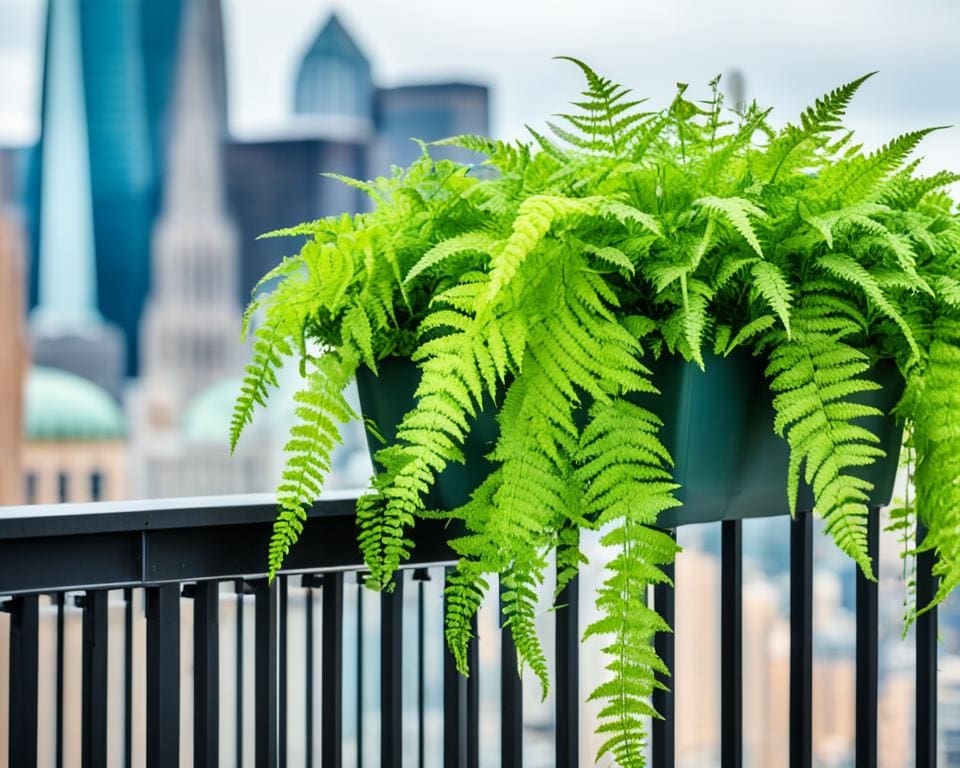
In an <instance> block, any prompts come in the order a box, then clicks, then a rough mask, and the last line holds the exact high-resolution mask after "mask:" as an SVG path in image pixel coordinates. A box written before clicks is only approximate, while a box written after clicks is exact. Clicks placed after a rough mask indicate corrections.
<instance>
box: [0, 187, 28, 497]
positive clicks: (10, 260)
mask: <svg viewBox="0 0 960 768" xmlns="http://www.w3.org/2000/svg"><path fill="white" fill-rule="evenodd" d="M23 262H24V242H23V230H22V222H21V221H20V219H19V217H17V216H15V215H14V214H13V212H12V211H10V210H7V209H6V208H5V207H4V205H3V201H2V187H0V402H2V403H3V407H0V456H2V457H3V461H0V505H3V504H18V503H21V502H22V501H23V484H22V482H21V474H20V460H21V451H20V449H21V435H22V402H23V379H24V375H25V372H26V367H27V347H26V334H25V328H24V322H23V321H24V316H23V311H24V307H23V304H24V296H23V293H24V292H23Z"/></svg>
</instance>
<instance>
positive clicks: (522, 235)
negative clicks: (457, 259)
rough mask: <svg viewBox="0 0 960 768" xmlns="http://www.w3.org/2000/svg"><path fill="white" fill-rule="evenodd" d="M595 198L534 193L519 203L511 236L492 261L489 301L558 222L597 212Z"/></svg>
mask: <svg viewBox="0 0 960 768" xmlns="http://www.w3.org/2000/svg"><path fill="white" fill-rule="evenodd" d="M595 210H596V208H595V205H594V204H593V203H592V201H589V200H581V199H576V198H569V197H558V196H555V195H533V196H532V197H528V198H526V199H525V200H524V201H523V202H522V203H520V206H519V208H518V209H517V216H516V218H515V219H514V221H513V226H512V231H511V233H510V237H508V238H507V240H506V242H505V243H504V244H503V247H502V248H501V249H498V250H496V251H495V252H494V253H493V258H492V260H491V273H490V289H489V291H488V292H487V297H486V298H487V300H492V299H493V298H494V297H495V296H497V294H499V293H500V292H501V291H502V290H503V289H504V288H506V286H507V285H508V284H509V283H510V281H511V280H512V279H513V277H514V275H516V273H517V270H518V269H520V265H521V264H523V262H524V260H525V259H526V258H527V256H528V255H529V254H530V253H531V251H533V250H534V249H535V248H536V247H537V246H538V245H540V242H541V241H542V240H543V239H544V238H545V237H546V235H547V233H548V232H549V231H550V229H551V227H553V226H554V225H555V224H556V223H557V222H558V221H561V220H563V219H566V218H570V217H573V216H588V215H590V214H593V213H594V212H595Z"/></svg>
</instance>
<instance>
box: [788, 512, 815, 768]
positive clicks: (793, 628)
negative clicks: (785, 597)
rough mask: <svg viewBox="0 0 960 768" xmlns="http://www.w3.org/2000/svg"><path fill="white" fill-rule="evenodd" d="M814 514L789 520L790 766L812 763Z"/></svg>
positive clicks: (806, 767)
mask: <svg viewBox="0 0 960 768" xmlns="http://www.w3.org/2000/svg"><path fill="white" fill-rule="evenodd" d="M812 646H813V515H812V514H811V513H810V512H806V511H803V510H798V511H797V513H796V516H795V517H794V518H793V520H792V521H791V522H790V749H789V752H790V768H810V766H811V765H812V764H813V714H812V707H813V704H812V702H813V651H812Z"/></svg>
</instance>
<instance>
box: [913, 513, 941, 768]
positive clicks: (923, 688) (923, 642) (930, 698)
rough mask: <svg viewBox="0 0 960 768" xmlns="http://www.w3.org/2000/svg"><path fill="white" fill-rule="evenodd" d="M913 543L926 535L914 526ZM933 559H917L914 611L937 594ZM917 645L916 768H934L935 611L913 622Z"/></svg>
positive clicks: (929, 553)
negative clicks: (914, 537)
mask: <svg viewBox="0 0 960 768" xmlns="http://www.w3.org/2000/svg"><path fill="white" fill-rule="evenodd" d="M917 528H918V530H917V541H918V542H921V543H922V542H923V538H924V536H925V535H926V531H925V530H924V528H923V526H922V525H918V526H917ZM935 557H936V555H935V553H934V552H933V551H931V550H925V551H921V552H920V553H919V554H918V555H917V575H916V580H917V583H916V592H917V610H918V611H919V610H922V609H923V608H925V607H926V606H928V605H930V601H931V600H933V598H934V595H936V593H937V578H936V576H934V574H933V566H934V562H935V559H934V558H935ZM916 633H917V635H916V642H917V682H916V691H917V694H916V695H917V702H916V717H915V718H914V722H915V728H916V734H915V737H916V766H917V768H936V766H937V609H936V608H931V609H930V610H928V611H926V612H924V613H922V614H920V615H919V616H918V617H917V621H916Z"/></svg>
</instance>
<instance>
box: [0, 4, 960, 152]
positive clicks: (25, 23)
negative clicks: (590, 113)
mask: <svg viewBox="0 0 960 768" xmlns="http://www.w3.org/2000/svg"><path fill="white" fill-rule="evenodd" d="M44 1H45V0H9V1H8V2H7V3H5V4H4V7H2V8H0V21H2V22H3V23H0V28H2V27H3V26H4V23H5V24H6V26H7V29H8V32H7V33H6V34H0V93H4V94H6V96H5V97H4V99H3V101H2V102H0V144H3V143H5V142H6V143H11V142H13V143H20V144H22V143H29V141H31V140H32V138H33V137H35V135H36V132H37V126H38V112H37V104H38V102H37V93H36V89H37V87H38V85H37V79H38V72H39V62H38V61H37V48H38V46H39V39H38V25H39V21H38V19H39V17H40V16H41V12H42V7H43V3H44ZM332 10H337V11H338V12H340V13H341V14H342V16H343V19H344V21H345V23H346V24H347V26H348V27H350V28H351V29H353V30H355V32H356V34H357V35H358V38H359V42H360V44H361V47H363V48H366V49H369V50H376V51H377V52H378V61H377V62H376V65H375V71H374V74H375V76H376V77H377V78H378V80H379V81H380V82H382V83H383V84H385V85H388V86H393V85H399V84H402V83H404V82H409V81H420V82H422V81H424V80H429V79H430V78H436V77H437V75H438V74H440V73H442V76H443V77H445V78H467V79H482V80H484V81H486V82H489V83H490V84H491V85H492V86H493V87H494V89H495V92H496V93H495V99H494V102H493V104H492V114H493V123H492V130H493V132H494V133H495V134H496V135H498V136H504V137H508V136H517V135H521V134H522V133H523V131H524V128H523V126H524V123H526V122H528V121H529V120H530V119H531V116H533V115H536V114H541V113H544V112H546V113H549V112H554V111H556V110H558V109H560V108H561V107H562V106H563V105H564V103H565V102H566V101H567V100H568V99H569V97H572V96H574V95H575V93H576V90H578V88H577V86H578V82H577V73H576V72H573V71H571V70H570V69H569V68H568V67H565V66H564V65H562V64H559V63H557V62H554V61H552V60H551V58H552V57H553V56H555V55H557V54H570V55H577V56H581V57H584V58H586V59H588V60H589V61H590V62H591V64H592V65H593V66H594V67H596V68H598V69H600V70H601V71H603V72H604V74H607V75H609V76H612V77H614V78H617V79H619V80H621V81H623V82H625V83H626V84H627V85H630V86H632V87H634V88H635V89H636V90H637V91H638V92H639V93H640V95H641V96H651V97H653V98H657V99H661V98H665V97H667V96H669V93H670V91H671V90H672V88H673V85H674V80H676V79H683V80H686V81H688V82H691V83H692V84H694V85H701V86H705V83H706V81H707V80H709V79H710V78H711V77H713V76H714V75H715V74H717V73H718V72H728V71H729V70H731V69H733V68H737V69H740V70H741V71H743V72H744V73H745V74H746V78H747V94H748V98H753V97H755V98H757V99H758V100H759V101H760V102H761V103H764V104H772V103H776V104H777V105H778V109H777V112H776V115H775V118H776V119H777V120H778V121H786V120H788V119H791V118H794V117H795V116H796V114H797V113H798V112H799V110H800V109H801V108H802V107H804V106H806V104H807V103H809V102H810V101H811V100H812V99H813V98H814V97H815V96H817V95H819V94H821V93H824V92H825V91H826V90H828V89H831V88H833V87H835V86H836V85H839V84H840V83H841V82H846V81H848V80H851V79H853V78H854V77H856V76H858V75H860V74H863V73H864V72H866V71H871V70H875V69H876V70H879V72H880V76H879V77H877V78H874V82H873V83H871V86H870V88H869V89H865V90H864V92H863V94H862V95H861V97H860V98H859V99H858V104H856V105H855V106H854V108H853V110H852V111H851V123H852V124H853V125H854V127H856V128H858V132H859V133H860V135H861V137H862V138H863V139H864V140H865V141H866V142H867V143H868V144H871V143H875V142H878V141H880V140H881V138H883V137H886V136H889V135H890V134H891V133H893V132H897V131H905V130H910V129H914V128H918V127H923V126H927V125H949V124H952V123H955V122H956V118H955V113H954V111H953V109H952V107H951V104H950V102H949V99H948V98H947V96H948V94H950V93H955V92H956V91H957V89H958V86H960V81H958V78H960V74H958V73H960V49H957V47H956V46H954V45H952V44H951V42H950V40H949V35H950V30H951V29H953V28H955V27H957V26H960V6H957V5H956V4H951V3H949V2H946V1H945V0H922V1H921V2H917V3H912V4H910V5H909V6H906V5H903V4H894V3H884V4H882V6H881V7H880V8H875V7H874V5H873V4H871V3H869V2H868V0H854V2H850V3H845V4H843V5H842V6H836V4H832V3H829V2H827V0H815V2H814V3H813V4H812V5H811V4H807V6H805V12H804V13H800V12H799V9H793V8H789V7H786V6H779V5H773V6H771V5H768V4H758V3H754V2H751V0H738V1H737V2H732V3H724V4H722V6H716V5H710V4H703V3H700V2H697V0H685V1H684V2H679V3H671V4H667V5H663V6H658V5H655V4H650V3H638V4H623V3H618V2H616V0H602V1H601V2H599V3H593V4H591V5H590V6H589V10H587V9H586V8H585V7H584V6H583V5H581V4H579V3H577V2H575V0H566V1H565V2H561V3H556V4H552V5H551V12H550V13H549V14H548V13H546V12H545V11H544V9H543V8H541V7H539V6H537V5H536V4H532V5H521V6H517V5H516V4H512V3H509V2H507V1H506V0H495V2H494V3H493V4H492V5H490V4H487V5H484V6H480V5H472V4H470V3H466V2H461V3H450V4H447V5H445V6H438V7H431V6H428V5H426V4H416V3H414V4H412V5H397V4H394V3H390V2H387V0H363V1H362V2H358V3H351V4H349V5H348V4H344V3H334V2H329V0H309V2H303V1H302V0H276V1H274V0H243V2H237V0H228V2H226V3H225V4H224V18H225V23H226V29H227V34H226V38H227V53H228V60H229V66H228V70H229V77H230V79H231V80H232V81H233V82H234V84H235V86H236V87H235V90H234V91H233V92H232V93H231V98H230V102H231V104H230V108H231V109H230V111H231V128H232V130H233V131H234V132H235V133H237V134H241V135H242V134H243V133H245V132H247V131H248V130H253V131H254V132H256V131H262V130H265V129H269V128H270V127H271V126H273V127H275V126H276V125H277V124H278V123H280V122H282V121H283V120H284V119H285V118H286V116H288V115H289V114H291V113H292V111H293V87H292V86H291V85H290V83H291V82H292V78H293V75H294V73H295V71H296V67H297V62H298V60H299V57H300V56H301V55H302V53H303V52H304V51H305V50H306V48H307V47H308V46H309V44H310V42H311V41H312V38H313V34H314V33H315V31H316V29H317V28H319V26H320V25H321V23H322V21H323V19H324V18H325V17H326V16H327V15H328V14H329V13H330V11H332ZM426 18H429V23H426V21H425V19H426ZM504 19H512V22H513V23H511V24H505V23H503V20H504ZM821 19H830V23H829V24H823V23H820V20H821ZM585 22H589V24H586V25H585ZM951 22H952V23H951ZM464 28H468V29H470V30H471V34H469V35H463V34H461V32H462V30H463V29H464ZM530 29H538V30H540V32H539V34H537V35H533V36H530V35H529V34H527V32H526V30H530ZM585 30H587V32H586V33H585ZM760 31H762V33H763V34H762V36H760V35H759V33H760ZM490 40H496V41H497V50H498V55H497V56H495V57H491V56H489V45H490V43H489V41H490ZM638 42H640V43H642V44H640V45H638V44H637V43H638ZM811 43H812V44H813V45H814V47H815V50H816V51H817V52H818V54H817V55H816V56H813V57H812V56H810V50H811ZM951 63H952V66H950V64H951ZM926 155H927V165H928V166H929V167H931V168H940V167H960V130H954V131H943V132H941V133H940V135H937V136H933V137H931V139H930V141H929V143H928V145H927V150H926Z"/></svg>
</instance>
